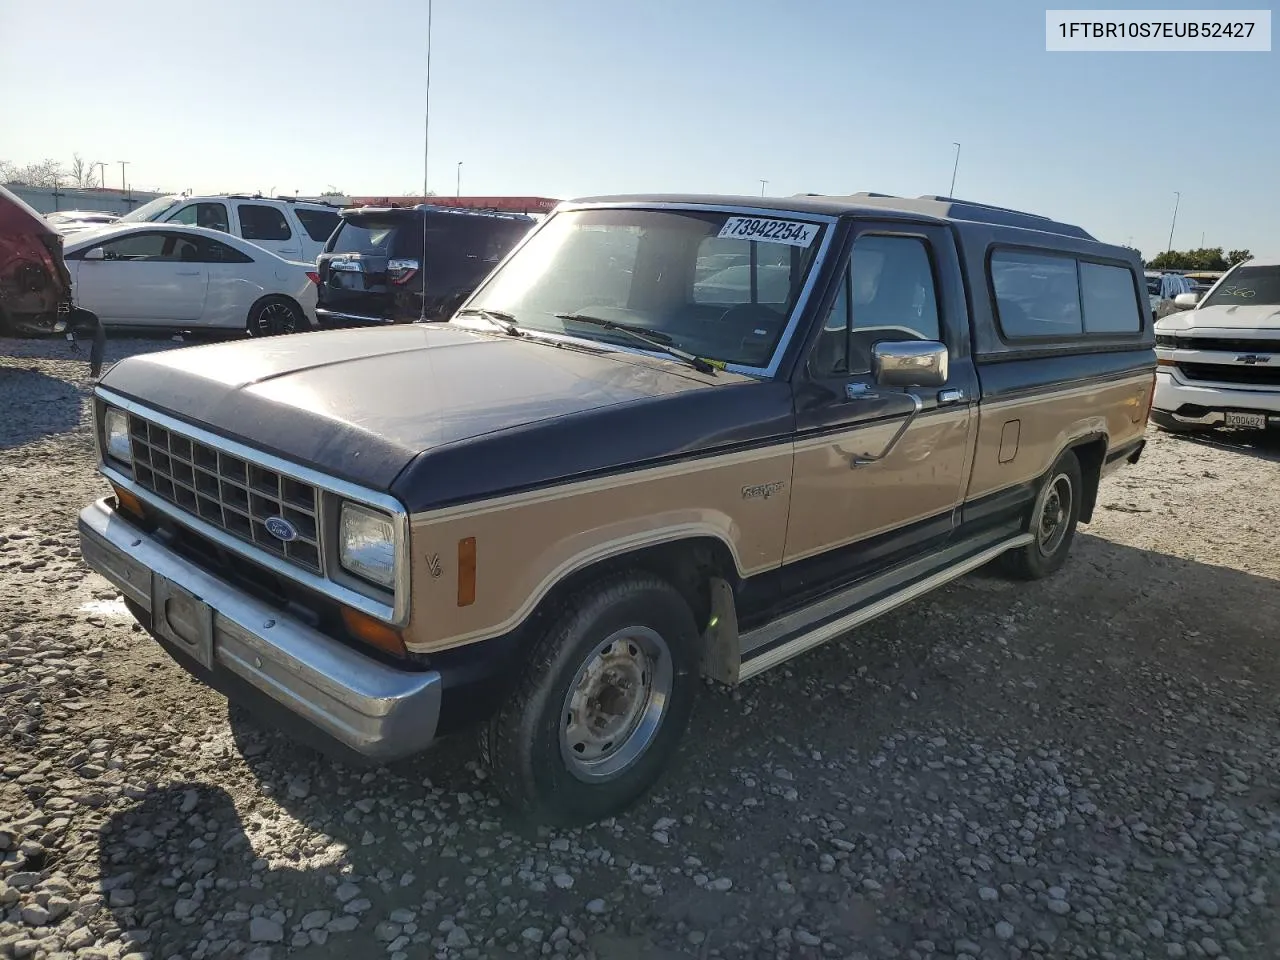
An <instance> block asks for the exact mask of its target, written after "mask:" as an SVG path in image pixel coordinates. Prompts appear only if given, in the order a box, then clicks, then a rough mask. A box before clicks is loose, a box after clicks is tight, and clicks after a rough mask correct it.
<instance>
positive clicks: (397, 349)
mask: <svg viewBox="0 0 1280 960" xmlns="http://www.w3.org/2000/svg"><path fill="white" fill-rule="evenodd" d="M743 381H748V382H754V381H750V380H749V378H745V377H740V376H738V375H735V374H731V373H725V372H720V373H718V374H717V375H716V376H715V377H710V376H706V375H703V374H699V373H698V372H696V371H694V370H692V369H688V370H686V369H685V368H683V367H681V366H678V365H677V364H676V363H674V362H667V361H665V360H654V359H651V358H649V357H642V356H636V355H633V354H628V353H619V352H617V351H612V350H605V349H600V350H595V349H589V348H578V347H565V348H557V347H555V346H550V345H548V344H547V343H546V342H541V343H539V342H533V341H532V340H530V339H523V338H515V337H509V336H506V335H503V334H493V335H491V334H488V333H481V332H478V331H473V330H468V329H466V328H463V327H458V326H451V325H428V324H412V325H405V326H398V327H391V328H385V329H376V330H369V329H365V330H338V331H332V332H318V333H307V334H299V335H292V336H282V337H272V338H268V339H263V340H256V341H255V340H244V341H238V342H233V343H222V344H213V345H208V346H197V347H188V348H184V349H177V350H166V351H161V352H157V353H153V354H148V355H143V356H136V357H131V358H129V359H127V360H124V361H121V362H120V363H118V364H116V365H115V366H114V367H112V369H111V370H110V371H109V372H108V373H107V374H106V375H105V376H104V377H103V378H102V380H101V385H102V387H103V388H105V389H106V390H109V391H112V392H114V393H117V394H120V395H122V396H124V397H127V398H130V399H133V400H136V401H137V402H138V403H140V404H143V405H145V406H147V407H150V408H153V409H158V410H161V411H163V412H165V413H168V414H170V415H171V416H174V417H177V418H179V419H181V420H185V421H188V422H190V423H193V424H197V425H199V426H202V427H204V428H206V429H208V430H210V431H212V432H214V433H217V434H219V435H221V436H226V437H230V438H233V439H236V440H239V441H240V442H242V443H245V444H247V445H249V446H252V447H254V448H256V449H259V450H264V451H266V452H268V453H272V454H275V455H276V456H279V457H282V458H284V459H286V460H288V461H290V462H294V463H301V464H304V465H306V466H309V467H312V468H313V469H316V470H320V471H322V472H324V473H326V474H329V475H332V476H338V477H342V478H343V479H346V480H350V481H351V482H353V483H358V484H361V485H363V486H366V487H372V488H374V489H378V490H388V489H391V485H392V483H393V482H394V480H395V478H396V477H397V475H399V474H400V472H401V471H402V470H403V469H404V467H405V466H406V465H407V464H408V463H409V462H410V461H412V460H414V459H415V458H416V457H418V456H419V455H421V454H423V453H425V452H428V451H431V450H433V449H435V448H440V447H447V446H449V445H451V444H458V443H460V442H464V441H468V440H472V439H474V438H477V437H481V436H484V435H488V434H493V433H496V432H501V431H508V430H511V429H514V428H521V427H527V426H529V425H531V424H537V423H540V422H542V421H547V420H559V419H562V418H566V417H572V416H573V415H576V414H583V413H586V412H589V411H598V410H600V409H602V408H607V407H613V406H617V405H624V404H633V403H636V402H640V401H647V400H653V399H655V398H664V397H671V396H672V395H678V394H684V393H689V392H692V391H706V390H715V391H716V392H719V391H720V389H721V387H722V386H724V385H726V384H729V383H734V382H743Z"/></svg>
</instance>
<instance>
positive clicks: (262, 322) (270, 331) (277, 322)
mask: <svg viewBox="0 0 1280 960" xmlns="http://www.w3.org/2000/svg"><path fill="white" fill-rule="evenodd" d="M306 328H307V319H306V317H304V316H303V314H302V311H301V310H300V309H299V308H298V305H297V304H296V303H294V302H293V301H292V300H290V299H289V298H287V297H264V298H263V299H261V300H259V301H258V302H257V303H255V304H254V305H253V307H252V308H251V309H250V310H249V317H248V319H247V320H246V321H245V332H247V333H248V334H249V336H251V337H275V336H279V335H281V334H285V333H297V332H298V331H299V330H305V329H306Z"/></svg>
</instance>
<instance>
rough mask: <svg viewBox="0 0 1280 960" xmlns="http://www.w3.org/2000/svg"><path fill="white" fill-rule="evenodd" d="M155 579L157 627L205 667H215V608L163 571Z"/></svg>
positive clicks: (153, 600)
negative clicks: (164, 574)
mask: <svg viewBox="0 0 1280 960" xmlns="http://www.w3.org/2000/svg"><path fill="white" fill-rule="evenodd" d="M153 581H154V582H153V584H152V588H151V625H152V627H153V629H154V630H155V631H156V633H158V634H160V635H161V636H162V637H164V638H165V639H166V640H169V641H170V642H171V643H173V644H174V645H175V646H176V647H177V648H178V649H179V650H182V651H184V652H186V653H187V655H188V656H190V657H192V658H193V659H194V660H195V661H196V662H197V663H199V664H200V665H201V666H203V667H205V668H206V669H210V670H211V669H213V608H212V607H211V606H209V605H208V604H207V603H205V602H204V601H203V600H201V599H200V598H199V597H197V596H196V595H195V594H193V593H191V592H190V591H189V590H184V589H183V588H182V587H180V586H178V585H177V584H176V583H174V582H173V581H172V580H169V579H166V578H165V577H162V576H160V575H159V574H156V575H155V577H154V578H153Z"/></svg>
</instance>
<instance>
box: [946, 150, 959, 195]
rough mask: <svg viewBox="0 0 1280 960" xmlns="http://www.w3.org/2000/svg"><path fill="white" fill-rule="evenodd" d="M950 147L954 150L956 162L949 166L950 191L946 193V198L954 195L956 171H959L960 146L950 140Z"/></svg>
mask: <svg viewBox="0 0 1280 960" xmlns="http://www.w3.org/2000/svg"><path fill="white" fill-rule="evenodd" d="M951 145H952V146H953V147H955V148H956V162H955V163H954V164H952V165H951V189H950V190H948V191H947V196H948V197H954V196H955V195H956V171H957V170H959V169H960V144H958V143H956V142H955V141H954V140H952V141H951Z"/></svg>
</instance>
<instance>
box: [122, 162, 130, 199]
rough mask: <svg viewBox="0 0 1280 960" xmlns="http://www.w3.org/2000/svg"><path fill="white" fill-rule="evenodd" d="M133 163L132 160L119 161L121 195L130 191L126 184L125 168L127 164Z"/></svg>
mask: <svg viewBox="0 0 1280 960" xmlns="http://www.w3.org/2000/svg"><path fill="white" fill-rule="evenodd" d="M131 162H132V161H130V160H121V161H119V163H120V192H121V193H125V192H127V191H128V189H129V188H128V186H127V185H126V184H125V182H124V167H125V164H127V163H131Z"/></svg>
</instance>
